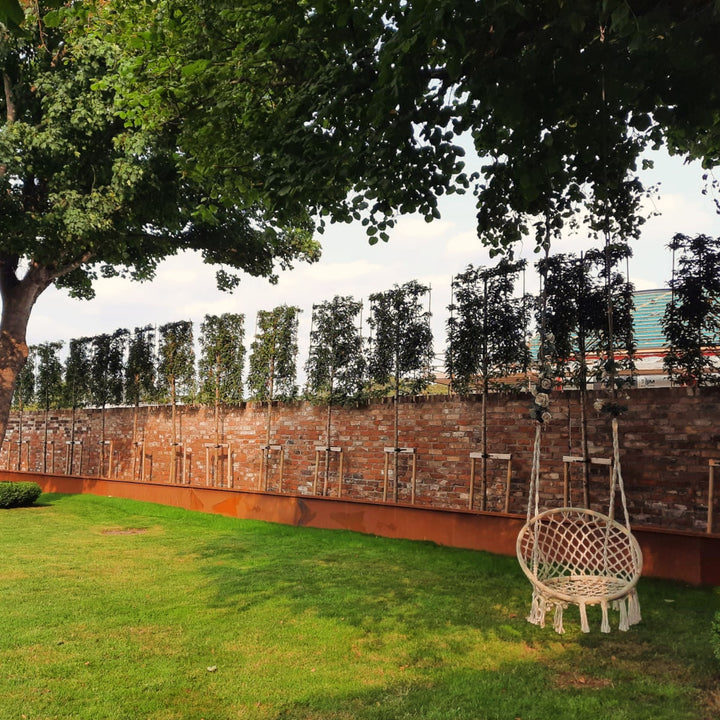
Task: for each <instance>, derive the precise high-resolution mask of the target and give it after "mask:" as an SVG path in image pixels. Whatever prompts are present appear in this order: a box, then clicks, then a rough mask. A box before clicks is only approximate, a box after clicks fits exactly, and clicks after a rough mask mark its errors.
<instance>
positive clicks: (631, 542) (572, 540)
mask: <svg viewBox="0 0 720 720" xmlns="http://www.w3.org/2000/svg"><path fill="white" fill-rule="evenodd" d="M517 557H518V560H519V562H520V567H521V568H522V570H523V572H524V573H525V575H527V577H528V578H529V579H530V582H531V583H532V585H533V603H532V609H531V612H530V616H529V617H528V620H529V621H530V622H533V623H535V624H537V625H540V626H544V624H545V615H546V613H547V612H548V611H549V610H550V609H552V608H554V609H555V620H554V626H555V630H557V631H558V632H563V627H562V613H563V609H564V608H566V607H567V606H568V604H573V605H577V606H578V607H579V608H580V617H581V624H582V629H583V631H585V632H588V631H589V627H588V623H587V615H586V610H585V609H586V607H587V606H588V605H600V606H601V607H602V611H603V623H602V627H601V629H602V630H603V632H609V631H610V625H609V622H608V617H607V611H608V607H609V605H610V604H611V603H612V606H613V607H614V608H615V609H617V610H619V611H620V629H621V630H627V629H628V627H629V626H630V625H633V624H635V623H637V622H639V621H640V608H639V604H638V602H637V594H636V592H635V586H636V585H637V582H638V580H639V578H640V573H641V571H642V551H641V550H640V546H639V545H638V542H637V540H636V539H635V537H634V536H633V535H632V533H631V532H630V531H629V530H628V529H627V528H626V527H624V526H623V525H621V524H620V523H618V522H616V521H615V520H613V519H612V518H609V517H607V516H606V515H603V514H601V513H598V512H595V511H594V510H583V509H579V508H559V509H551V510H546V511H544V512H542V513H540V514H538V515H536V516H535V517H533V518H531V519H530V520H528V522H527V523H526V524H525V526H524V527H523V528H522V530H521V531H520V534H519V535H518V538H517Z"/></svg>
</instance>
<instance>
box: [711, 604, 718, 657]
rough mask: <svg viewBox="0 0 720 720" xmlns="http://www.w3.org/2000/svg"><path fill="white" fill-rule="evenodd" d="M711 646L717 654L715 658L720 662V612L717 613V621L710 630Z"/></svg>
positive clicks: (714, 621) (715, 620)
mask: <svg viewBox="0 0 720 720" xmlns="http://www.w3.org/2000/svg"><path fill="white" fill-rule="evenodd" d="M710 646H711V647H712V649H713V651H714V652H715V657H716V658H717V659H718V660H720V610H719V611H718V612H716V613H715V619H714V620H713V622H712V626H711V628H710Z"/></svg>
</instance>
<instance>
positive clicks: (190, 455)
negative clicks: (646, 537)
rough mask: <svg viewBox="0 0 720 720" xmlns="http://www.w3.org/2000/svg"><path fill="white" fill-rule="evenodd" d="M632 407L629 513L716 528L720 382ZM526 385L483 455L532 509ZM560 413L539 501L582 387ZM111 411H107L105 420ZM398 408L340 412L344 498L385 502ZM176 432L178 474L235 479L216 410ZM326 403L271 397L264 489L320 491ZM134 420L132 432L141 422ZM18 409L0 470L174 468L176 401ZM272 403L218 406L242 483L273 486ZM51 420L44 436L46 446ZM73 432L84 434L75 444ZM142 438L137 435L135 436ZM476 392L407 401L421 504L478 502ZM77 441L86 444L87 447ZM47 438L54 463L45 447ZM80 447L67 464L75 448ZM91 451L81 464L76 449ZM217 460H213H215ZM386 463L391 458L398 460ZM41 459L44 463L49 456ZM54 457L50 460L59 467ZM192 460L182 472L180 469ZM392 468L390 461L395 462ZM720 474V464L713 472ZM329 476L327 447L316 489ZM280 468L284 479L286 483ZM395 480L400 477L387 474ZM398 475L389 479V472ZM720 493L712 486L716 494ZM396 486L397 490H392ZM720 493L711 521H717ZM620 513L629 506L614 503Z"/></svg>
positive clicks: (188, 412) (149, 477)
mask: <svg viewBox="0 0 720 720" xmlns="http://www.w3.org/2000/svg"><path fill="white" fill-rule="evenodd" d="M594 399H595V396H594V395H593V394H592V393H590V397H589V402H588V408H589V410H588V424H589V428H588V435H589V443H590V445H589V451H590V455H591V456H592V457H595V458H603V457H604V458H609V457H610V456H611V455H612V443H611V437H610V418H609V417H607V416H606V415H603V414H601V413H597V412H595V411H594V410H593V408H592V403H593V400H594ZM625 402H626V403H627V405H628V407H629V410H628V412H627V413H625V414H623V415H622V417H621V419H620V428H621V448H622V456H621V457H622V468H623V477H624V480H625V487H626V492H627V497H628V505H629V510H630V514H631V520H632V522H633V525H634V526H635V527H638V526H642V525H653V526H659V527H662V528H665V529H677V530H695V531H698V532H703V531H705V530H706V529H707V516H708V475H709V473H708V462H709V460H710V459H712V458H718V459H720V388H701V389H687V388H661V389H660V388H658V389H644V388H643V389H635V390H632V391H630V393H629V397H628V399H627V400H625ZM529 405H530V398H529V396H528V395H525V394H523V395H508V394H500V393H498V394H492V395H490V396H489V397H488V452H490V453H512V456H513V460H512V463H513V465H512V467H513V470H512V482H511V491H510V505H509V510H510V512H515V513H524V512H525V509H526V506H527V495H528V479H529V476H530V466H531V461H532V445H533V438H534V427H533V424H532V423H531V421H530V420H529V419H528V408H529ZM551 409H552V412H553V416H554V417H553V421H552V422H551V423H550V424H549V426H548V427H547V430H546V431H545V432H544V434H543V439H542V456H541V470H542V475H541V490H542V498H541V503H542V504H543V505H545V506H548V507H550V506H557V505H560V504H562V483H563V470H564V466H563V462H562V457H563V456H564V455H568V454H572V455H578V454H580V428H579V404H578V393H576V392H562V393H555V394H553V396H552V408H551ZM103 415H104V420H103ZM393 417H394V406H393V403H392V402H391V401H384V402H378V403H372V404H369V405H366V406H362V407H359V408H334V409H333V425H332V427H333V434H332V437H331V438H330V443H331V445H333V446H339V447H342V448H343V477H342V496H343V497H344V498H347V499H351V500H363V501H368V502H378V501H381V500H382V497H383V482H384V474H385V460H386V454H385V453H384V451H383V449H384V448H385V447H389V446H392V445H393V442H394V441H393ZM177 418H178V419H177V438H178V440H179V441H181V442H182V443H183V445H182V448H183V450H184V451H186V452H187V456H186V460H185V465H184V466H183V461H182V457H181V450H180V448H179V447H176V448H175V449H174V453H175V457H176V476H177V480H178V482H185V483H189V484H192V485H193V486H205V485H206V483H207V479H208V477H209V478H210V482H211V484H214V485H225V484H226V483H227V470H228V465H227V463H228V457H227V455H228V448H227V447H221V448H220V449H219V451H218V462H217V466H216V464H215V459H214V457H215V452H214V450H210V451H208V450H207V449H206V448H205V444H206V443H210V444H212V443H214V441H215V420H214V415H213V409H212V408H205V407H197V406H189V407H181V408H178V411H177ZM326 420H327V410H326V408H325V407H324V406H314V405H312V404H310V403H293V404H287V405H275V406H273V407H272V422H271V424H272V431H271V436H270V443H271V445H280V446H282V455H283V457H282V478H281V474H280V470H281V466H280V453H279V452H278V451H276V450H273V451H271V453H270V460H269V462H268V466H267V469H268V472H267V475H266V477H267V480H268V487H267V489H268V490H270V491H272V492H278V491H282V492H283V493H289V494H293V495H302V496H308V495H312V494H313V484H314V480H315V459H316V451H315V449H316V447H317V446H324V445H325V444H326V443H327V439H326V437H325V427H326ZM103 423H104V437H105V439H106V441H112V462H110V461H109V459H108V457H107V455H108V453H109V451H110V445H105V446H104V449H105V462H104V464H103V465H102V467H101V445H100V439H101V437H102V436H103V435H102V426H103ZM134 424H136V426H137V430H136V432H135V435H133V426H134ZM20 425H21V419H20V416H19V414H18V413H13V414H12V416H11V419H10V424H9V427H8V432H7V435H6V441H5V443H4V444H3V447H2V452H1V453H0V469H17V468H18V460H19V449H20V450H21V451H22V454H21V457H20V465H19V466H20V468H21V469H23V470H29V471H41V470H43V469H46V470H47V471H48V472H51V473H54V474H62V473H68V474H75V475H91V476H108V475H109V477H111V478H115V479H118V480H137V479H140V477H141V462H140V456H141V454H142V455H144V460H145V478H144V479H145V481H146V482H155V483H166V482H167V481H168V480H169V478H170V462H171V457H172V453H173V449H172V448H171V439H172V432H171V409H170V408H169V407H143V408H140V410H139V412H138V414H137V417H135V416H134V410H133V408H117V409H108V410H106V411H105V413H104V414H103V413H102V411H100V410H97V409H86V410H78V411H76V413H75V423H74V434H73V431H72V425H73V423H72V413H71V412H70V411H54V410H53V411H50V413H49V414H48V415H47V418H46V416H45V413H43V412H25V413H24V414H23V416H22V440H21V438H20ZM266 426H267V405H265V404H259V403H247V404H244V405H242V406H239V407H234V408H225V409H223V410H222V418H221V423H220V435H221V437H220V442H221V443H222V444H223V445H228V444H229V445H230V463H231V468H230V469H231V483H232V487H233V488H235V489H243V490H247V491H255V490H259V489H264V482H263V483H261V465H262V463H261V457H262V453H261V447H262V446H264V445H265V443H266ZM46 428H47V445H46V444H45V437H46ZM71 437H74V439H75V441H76V442H77V443H78V444H76V445H75V446H70V445H69V444H67V443H68V442H69V441H70V439H71ZM134 440H135V441H136V442H139V441H141V440H142V441H143V442H144V444H143V445H142V453H141V452H140V446H139V445H134V444H133V441H134ZM480 442H481V402H480V397H479V396H474V397H470V398H468V399H465V400H461V399H458V398H454V397H449V396H432V397H426V398H419V399H415V400H406V401H402V402H401V406H400V445H401V446H403V447H412V448H414V449H415V452H416V497H415V504H416V505H417V506H419V507H424V508H437V509H453V510H462V509H468V507H469V485H470V453H471V452H478V451H480V449H481V448H480ZM79 443H82V444H79ZM45 448H47V452H46V454H45V460H44V459H43V453H44V450H45ZM71 448H72V449H73V450H74V457H73V462H72V466H70V464H69V462H68V460H69V451H70V449H71ZM81 455H82V465H80V460H81V458H80V456H81ZM208 458H209V460H210V467H209V469H208V464H207V462H206V460H207V459H208ZM389 460H390V463H389V465H390V468H391V469H392V457H390V458H389ZM399 461H400V468H399V501H400V502H401V503H405V504H408V503H409V502H410V493H411V483H410V480H411V468H412V456H411V455H401V456H400V458H399ZM44 462H45V465H44V464H43V463H44ZM53 462H54V465H53ZM591 469H592V476H591V488H590V490H591V507H593V508H594V509H597V510H600V511H602V512H607V510H608V507H607V506H608V490H609V481H608V468H607V467H603V466H597V465H593V466H591ZM183 470H184V472H183ZM338 470H339V456H338V454H336V453H333V454H332V459H331V465H330V475H329V487H328V494H329V495H331V496H337V495H338ZM572 473H573V480H572V484H573V488H574V493H573V496H572V497H573V501H574V503H575V504H579V503H580V500H581V496H580V467H579V466H574V467H573V468H572ZM389 474H390V476H392V471H391V472H390V473H389ZM718 475H720V473H718ZM323 478H324V461H323V458H322V456H321V457H320V468H319V472H318V482H317V486H318V492H321V490H322V486H323ZM505 478H506V464H505V463H504V462H502V461H493V460H491V461H489V462H488V503H487V509H488V510H493V511H498V510H501V509H503V507H504V495H505ZM281 479H282V487H281V486H280V481H281ZM391 480H392V477H391ZM390 486H392V482H391V483H390ZM475 487H476V492H475V494H474V495H475V496H474V498H473V509H477V508H480V462H479V461H478V462H477V466H476V484H475ZM718 494H720V493H717V492H716V497H717V495H718ZM388 497H389V498H390V499H392V489H391V488H390V491H389V495H388ZM717 505H718V503H717V502H716V512H715V516H716V518H717V520H716V523H715V528H714V529H717V527H718V523H719V522H720V518H718V516H720V511H718V510H719V509H718V508H717ZM617 512H618V513H619V512H620V509H619V507H618V508H617Z"/></svg>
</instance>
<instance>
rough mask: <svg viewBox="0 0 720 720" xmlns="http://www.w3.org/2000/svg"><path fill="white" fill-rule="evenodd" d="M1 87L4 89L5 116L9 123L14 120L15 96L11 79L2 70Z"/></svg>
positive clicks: (15, 114)
mask: <svg viewBox="0 0 720 720" xmlns="http://www.w3.org/2000/svg"><path fill="white" fill-rule="evenodd" d="M3 87H4V90H5V117H6V119H7V123H8V125H9V124H10V123H13V122H15V118H16V116H17V109H16V107H15V98H14V96H13V91H12V81H11V80H10V76H9V75H8V74H7V73H6V72H3Z"/></svg>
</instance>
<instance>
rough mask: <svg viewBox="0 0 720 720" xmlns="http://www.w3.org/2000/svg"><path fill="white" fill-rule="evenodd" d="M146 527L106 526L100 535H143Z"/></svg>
mask: <svg viewBox="0 0 720 720" xmlns="http://www.w3.org/2000/svg"><path fill="white" fill-rule="evenodd" d="M147 531H148V529H147V528H106V529H105V530H101V531H100V532H101V534H102V535H144V534H145V533H146V532H147Z"/></svg>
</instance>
